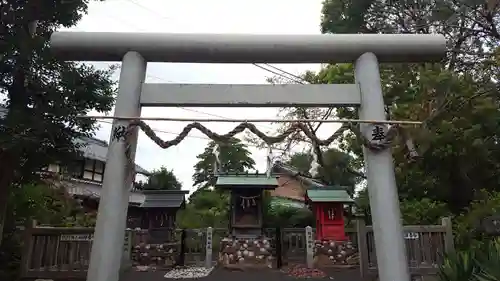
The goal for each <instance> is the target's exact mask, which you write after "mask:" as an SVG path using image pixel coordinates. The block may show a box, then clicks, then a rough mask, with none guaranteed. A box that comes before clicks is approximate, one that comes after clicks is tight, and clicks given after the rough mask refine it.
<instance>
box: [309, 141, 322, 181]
mask: <svg viewBox="0 0 500 281" xmlns="http://www.w3.org/2000/svg"><path fill="white" fill-rule="evenodd" d="M310 153H311V154H312V156H313V160H312V163H311V169H309V174H311V176H312V177H313V178H314V177H317V176H318V174H319V167H320V165H319V163H318V154H317V153H316V151H315V149H314V144H313V146H312V147H311V151H310Z"/></svg>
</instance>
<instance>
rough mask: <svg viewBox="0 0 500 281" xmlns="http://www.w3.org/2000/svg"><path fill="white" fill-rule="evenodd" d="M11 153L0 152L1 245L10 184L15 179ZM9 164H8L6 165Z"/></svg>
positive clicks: (0, 243)
mask: <svg viewBox="0 0 500 281" xmlns="http://www.w3.org/2000/svg"><path fill="white" fill-rule="evenodd" d="M9 154H10V153H9V152H7V151H3V152H1V153H0V163H2V165H1V166H2V167H1V168H0V246H1V245H2V240H3V231H4V228H5V221H6V216H7V203H8V200H9V198H10V186H11V184H12V181H13V179H14V169H15V166H16V165H15V163H13V162H12V160H13V158H12V157H10V155H9ZM6 164H7V165H6Z"/></svg>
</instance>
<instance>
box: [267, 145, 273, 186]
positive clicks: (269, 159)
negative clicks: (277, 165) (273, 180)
mask: <svg viewBox="0 0 500 281" xmlns="http://www.w3.org/2000/svg"><path fill="white" fill-rule="evenodd" d="M272 169H273V147H272V146H271V145H270V144H269V147H268V150H267V170H266V175H267V178H270V177H271V171H272Z"/></svg>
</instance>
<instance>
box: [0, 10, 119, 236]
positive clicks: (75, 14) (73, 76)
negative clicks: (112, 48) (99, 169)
mask: <svg viewBox="0 0 500 281" xmlns="http://www.w3.org/2000/svg"><path fill="white" fill-rule="evenodd" d="M88 2H89V1H88V0H75V1H64V0H48V1H44V2H43V5H41V4H40V3H41V2H40V1H16V0H6V1H2V2H1V4H0V15H1V16H0V42H1V43H0V93H1V95H2V101H1V104H2V105H6V106H7V107H8V112H7V115H6V116H5V118H2V119H0V163H8V165H3V164H2V165H0V242H1V240H2V239H1V234H2V233H3V231H2V229H3V226H4V223H3V222H4V221H5V220H4V218H5V206H6V205H7V204H6V202H5V200H7V198H8V197H9V189H10V188H11V187H15V186H21V185H22V184H24V183H30V182H33V181H36V180H38V178H39V175H38V174H37V173H36V172H38V171H39V170H40V169H41V168H42V167H44V166H47V165H48V164H51V163H61V165H66V164H70V163H72V161H73V160H75V159H77V157H79V156H80V155H81V152H79V150H78V147H77V146H76V145H75V144H74V142H73V141H74V139H75V138H76V137H81V136H90V135H92V134H93V132H94V131H95V129H96V128H97V125H96V124H97V123H96V121H95V120H91V119H83V118H77V116H78V115H87V114H88V113H90V112H91V111H97V112H107V111H110V110H111V108H112V106H113V101H114V93H115V87H114V86H115V84H114V81H112V79H111V74H112V73H113V69H109V70H97V69H95V68H94V67H91V66H89V65H85V64H81V63H75V62H62V61H59V60H57V59H56V58H55V57H54V55H53V54H52V53H51V51H50V49H49V44H48V43H49V38H50V35H51V33H52V32H53V31H54V30H55V29H56V28H58V27H60V26H65V27H69V26H72V25H75V24H76V22H77V21H78V20H80V19H81V17H82V15H83V13H85V12H86V10H87V4H88ZM35 21H36V22H35ZM34 23H36V24H34ZM4 97H5V99H4Z"/></svg>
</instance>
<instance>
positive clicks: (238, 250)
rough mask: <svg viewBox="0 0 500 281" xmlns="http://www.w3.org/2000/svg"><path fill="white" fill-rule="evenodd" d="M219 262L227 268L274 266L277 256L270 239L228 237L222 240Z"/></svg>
mask: <svg viewBox="0 0 500 281" xmlns="http://www.w3.org/2000/svg"><path fill="white" fill-rule="evenodd" d="M220 249H221V250H220V253H219V264H221V265H222V266H223V267H226V268H234V269H238V268H240V269H243V268H262V267H268V268H272V267H273V266H272V265H273V261H274V260H275V258H274V257H273V255H272V251H271V243H270V239H268V238H266V237H261V238H257V239H253V240H250V239H242V240H238V239H236V238H230V237H226V238H223V239H222V240H221V248H220Z"/></svg>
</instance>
